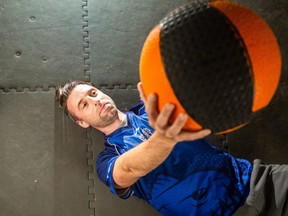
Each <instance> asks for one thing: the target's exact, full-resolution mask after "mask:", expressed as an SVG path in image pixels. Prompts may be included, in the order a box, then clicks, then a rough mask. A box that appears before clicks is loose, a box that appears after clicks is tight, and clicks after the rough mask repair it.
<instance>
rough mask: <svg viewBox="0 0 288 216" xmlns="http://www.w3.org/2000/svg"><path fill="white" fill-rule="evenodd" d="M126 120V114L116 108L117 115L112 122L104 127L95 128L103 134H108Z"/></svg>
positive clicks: (122, 124)
mask: <svg viewBox="0 0 288 216" xmlns="http://www.w3.org/2000/svg"><path fill="white" fill-rule="evenodd" d="M126 122H127V117H126V114H125V113H123V112H121V111H119V110H118V117H117V119H116V120H115V121H114V122H113V123H112V124H110V125H108V126H107V127H105V128H96V129H97V130H99V131H101V132H102V133H104V134H105V135H109V134H111V133H112V132H114V131H115V130H117V129H118V128H120V127H122V126H124V125H126Z"/></svg>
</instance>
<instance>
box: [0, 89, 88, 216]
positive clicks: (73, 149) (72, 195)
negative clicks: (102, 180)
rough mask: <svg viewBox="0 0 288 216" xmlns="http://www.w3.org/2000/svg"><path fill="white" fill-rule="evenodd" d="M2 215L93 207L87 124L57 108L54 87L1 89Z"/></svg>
mask: <svg viewBox="0 0 288 216" xmlns="http://www.w3.org/2000/svg"><path fill="white" fill-rule="evenodd" d="M0 119H1V124H0V137H1V141H0V142H1V145H0V173H1V177H0V215H1V216H2V215H3V216H4V215H9V216H18V215H19V216H20V215H21V216H36V215H41V216H52V215H61V216H62V215H65V216H71V215H75V216H79V215H88V214H89V213H91V212H90V211H91V210H89V209H88V208H87V206H88V200H89V199H90V196H88V187H89V185H90V182H89V181H88V179H87V175H88V174H87V173H88V171H90V170H89V168H88V166H87V158H86V155H87V144H88V143H87V142H88V140H87V139H86V130H83V129H80V127H79V126H77V125H74V124H73V123H72V122H71V121H70V119H68V118H67V117H65V116H63V114H62V113H61V112H59V110H58V108H57V107H56V108H55V105H54V101H53V91H48V92H43V91H35V92H27V91H24V92H9V93H3V92H0Z"/></svg>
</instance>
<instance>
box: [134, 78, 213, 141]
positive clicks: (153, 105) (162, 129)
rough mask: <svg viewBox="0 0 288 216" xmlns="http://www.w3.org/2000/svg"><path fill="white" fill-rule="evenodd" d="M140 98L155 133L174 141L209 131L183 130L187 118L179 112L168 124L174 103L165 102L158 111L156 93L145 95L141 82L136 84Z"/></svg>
mask: <svg viewBox="0 0 288 216" xmlns="http://www.w3.org/2000/svg"><path fill="white" fill-rule="evenodd" d="M137 87H138V91H139V94H140V98H141V99H142V100H143V102H144V104H145V109H146V112H147V115H148V118H149V124H150V125H151V126H152V127H153V128H154V129H155V133H159V134H161V135H162V136H165V137H166V138H169V139H173V140H174V141H177V142H180V141H188V140H196V139H201V138H203V137H205V136H207V135H209V134H210V133H211V131H210V130H208V129H204V130H200V131H197V132H190V131H184V130H183V126H184V125H185V122H186V121H187V119H188V116H187V114H185V113H181V114H179V116H178V117H177V118H176V119H175V121H174V122H173V123H172V124H169V119H170V116H171V114H172V112H173V110H174V109H175V105H173V104H171V103H167V104H166V105H165V106H164V107H163V109H162V110H161V111H160V112H159V111H158V109H157V104H158V103H157V95H156V94H155V93H153V94H151V95H149V96H148V98H147V97H146V95H145V94H144V91H143V88H142V84H141V83H138V85H137Z"/></svg>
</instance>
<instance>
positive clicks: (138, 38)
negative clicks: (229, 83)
mask: <svg viewBox="0 0 288 216" xmlns="http://www.w3.org/2000/svg"><path fill="white" fill-rule="evenodd" d="M186 2H191V1H189V0H146V1H140V0H134V1H132V0H125V1H116V0H111V1H104V0H102V1H100V0H82V1H81V0H80V1H79V0H62V1H55V0H45V1H44V0H29V1H19V0H0V120H1V124H0V216H82V215H89V216H92V215H97V216H105V215H107V216H108V215H109V216H110V215H125V216H129V215H137V216H138V215H139V216H141V215H143V216H144V215H159V214H158V213H157V212H156V211H155V210H154V209H153V208H152V207H150V206H149V205H147V204H146V203H145V202H143V201H142V200H139V199H137V198H132V199H129V200H120V199H118V198H117V197H115V196H114V195H112V194H111V193H110V192H109V190H108V188H106V187H105V186H104V185H103V183H101V182H100V181H99V180H98V178H97V177H96V174H95V158H96V156H97V154H98V153H99V152H100V151H102V149H103V138H102V135H101V134H100V133H99V132H97V131H95V130H92V129H86V130H84V129H82V128H80V127H79V126H77V125H75V124H74V123H73V122H71V120H70V119H69V118H67V116H65V115H64V114H63V113H62V112H61V110H60V109H59V108H58V106H57V104H55V102H54V100H53V97H54V90H55V87H56V86H57V85H60V84H64V83H65V82H67V81H69V80H75V79H80V80H85V81H90V82H92V83H93V84H95V85H96V86H97V87H98V88H100V89H101V90H102V91H104V92H105V93H107V94H109V95H111V97H112V98H113V99H114V100H115V101H116V103H117V104H118V107H119V108H120V109H121V110H123V111H126V110H128V109H129V107H131V106H132V105H134V104H136V103H137V102H138V100H139V97H138V92H137V90H136V84H137V82H138V81H139V75H138V67H139V57H140V53H141V48H142V45H143V43H144V40H145V38H146V37H147V35H148V33H149V31H150V30H151V29H152V28H153V27H154V26H155V25H156V24H157V23H158V21H159V20H160V19H161V18H162V17H163V16H164V15H165V14H166V13H167V12H169V11H171V10H172V9H174V8H175V7H177V6H179V5H181V4H183V3H186ZM234 2H236V0H234ZM237 2H240V3H243V4H244V5H246V6H247V7H249V8H251V9H252V10H254V11H255V12H257V13H258V14H259V15H261V16H262V17H263V18H264V19H265V20H266V21H267V22H268V23H269V24H270V25H271V27H272V29H273V30H274V32H275V34H276V36H277V38H278V39H279V44H280V46H281V51H282V56H283V70H282V71H283V73H282V77H281V83H280V85H279V89H278V91H277V94H276V95H275V97H274V99H273V101H272V103H271V105H270V106H269V107H268V109H266V110H265V111H264V112H262V113H260V114H258V115H257V116H256V118H255V120H254V121H253V122H251V124H249V125H248V126H247V127H245V128H243V129H240V130H238V131H235V132H233V133H231V134H225V135H221V136H209V140H210V141H211V142H212V144H213V145H216V146H219V147H221V148H222V149H224V150H225V151H227V152H230V153H232V154H233V155H235V156H239V157H244V158H247V159H249V160H251V161H252V160H253V159H255V158H262V159H263V160H264V161H265V162H269V163H288V159H287V153H288V143H287V138H288V133H287V129H288V128H287V125H288V124H287V123H288V109H287V105H288V99H287V95H288V71H287V70H288V69H287V57H288V53H287V52H288V49H287V44H288V37H287V34H288V13H287V12H288V11H287V9H288V2H287V1H286V0H276V1H265V0H239V1H237Z"/></svg>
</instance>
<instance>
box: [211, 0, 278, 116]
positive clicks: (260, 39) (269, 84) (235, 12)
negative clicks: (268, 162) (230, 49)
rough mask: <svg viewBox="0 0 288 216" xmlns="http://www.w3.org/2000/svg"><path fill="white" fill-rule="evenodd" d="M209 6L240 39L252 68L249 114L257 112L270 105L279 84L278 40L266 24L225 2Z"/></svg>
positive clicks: (245, 9) (234, 4)
mask: <svg viewBox="0 0 288 216" xmlns="http://www.w3.org/2000/svg"><path fill="white" fill-rule="evenodd" d="M210 5H212V6H214V7H215V8H217V9H218V10H220V11H221V12H223V13H224V14H225V15H226V17H228V19H230V21H231V22H232V23H233V24H234V26H235V27H236V28H237V30H238V32H239V33H240V35H241V36H242V40H243V41H244V43H245V46H246V49H247V52H248V55H249V58H250V61H251V64H252V70H253V71H252V73H253V76H254V101H253V106H252V111H253V112H256V111H257V110H259V109H261V108H264V107H265V106H267V105H268V104H269V103H270V101H271V99H272V97H273V95H274V93H275V91H276V89H277V86H278V83H279V79H280V75H281V54H280V50H279V45H278V43H277V39H276V38H275V36H274V34H273V32H272V30H271V29H270V27H269V26H268V25H267V24H266V22H265V21H264V20H263V19H262V18H260V17H259V16H258V15H256V14H255V13H254V12H252V11H251V10H249V9H247V8H245V7H243V6H241V5H239V4H236V3H231V2H227V1H215V2H211V3H210Z"/></svg>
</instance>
